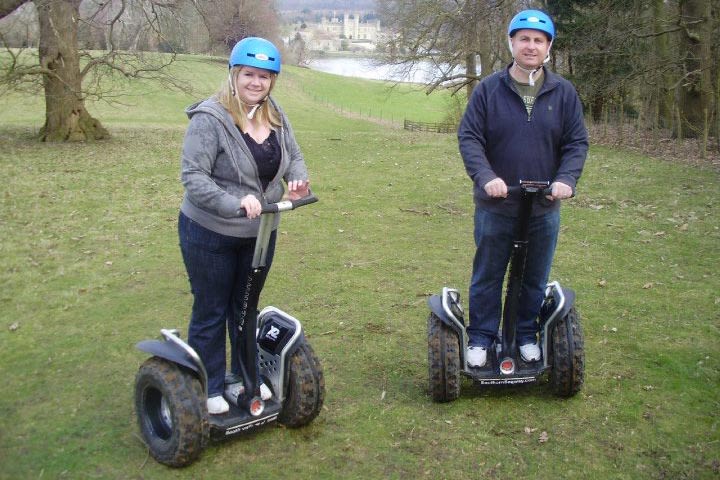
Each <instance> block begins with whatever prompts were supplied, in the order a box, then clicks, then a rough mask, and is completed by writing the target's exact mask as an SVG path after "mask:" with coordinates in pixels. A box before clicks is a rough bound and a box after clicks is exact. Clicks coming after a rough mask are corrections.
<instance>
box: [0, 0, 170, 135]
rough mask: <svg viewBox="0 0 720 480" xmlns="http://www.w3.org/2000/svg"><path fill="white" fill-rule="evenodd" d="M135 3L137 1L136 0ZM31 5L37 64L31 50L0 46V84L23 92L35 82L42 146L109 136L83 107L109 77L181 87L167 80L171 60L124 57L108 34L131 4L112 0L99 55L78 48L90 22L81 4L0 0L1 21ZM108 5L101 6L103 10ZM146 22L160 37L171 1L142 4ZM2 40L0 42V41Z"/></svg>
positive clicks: (149, 0) (101, 93) (100, 91)
mask: <svg viewBox="0 0 720 480" xmlns="http://www.w3.org/2000/svg"><path fill="white" fill-rule="evenodd" d="M137 1H140V0H137ZM31 3H32V4H34V5H35V7H36V9H37V21H38V25H39V47H38V50H37V58H36V63H34V64H33V62H32V61H31V59H32V58H33V57H34V56H35V53H34V50H28V49H13V48H10V47H9V45H7V43H6V42H4V41H3V42H2V43H3V45H4V46H5V53H6V54H7V55H8V57H9V59H10V61H9V62H7V63H3V66H2V67H0V74H1V75H2V76H1V77H0V82H1V83H2V87H3V88H5V89H9V88H22V87H26V86H27V85H28V78H30V79H39V80H40V81H41V83H42V88H43V90H44V92H45V124H44V126H43V128H42V130H41V138H42V140H44V141H84V140H99V139H102V138H106V137H108V132H107V130H106V129H105V128H104V127H103V126H102V124H101V123H100V122H99V121H98V120H97V119H95V118H93V117H92V116H91V115H90V114H89V113H88V111H87V110H86V108H85V100H86V99H88V98H106V95H107V91H104V90H103V83H102V82H101V80H102V79H103V78H104V77H105V76H108V75H118V74H119V75H123V76H125V77H128V78H149V77H152V78H162V79H163V80H164V81H166V82H168V83H169V84H171V85H174V86H176V87H182V85H181V84H179V83H177V82H175V81H174V80H173V79H172V78H171V77H169V76H168V75H166V73H165V71H164V68H165V67H166V66H167V65H168V64H170V63H172V62H173V61H174V56H172V55H171V56H166V57H160V56H153V57H152V59H150V58H144V57H143V56H140V55H132V54H128V53H127V52H123V51H121V50H120V49H119V46H118V45H117V44H116V40H115V37H114V36H113V34H112V31H113V29H114V28H116V27H117V26H118V25H120V19H122V18H123V13H124V12H125V9H126V8H128V6H129V5H130V4H131V0H116V1H114V2H112V0H110V3H113V5H114V6H115V7H116V10H115V14H114V15H113V16H112V17H111V18H108V26H109V29H110V35H109V37H108V40H107V45H106V51H105V52H104V53H101V54H98V53H91V52H89V51H84V50H81V49H80V48H79V46H78V25H79V24H80V23H81V22H88V21H92V17H90V19H88V18H83V17H81V15H80V4H81V0H34V1H32V2H31V1H30V0H25V1H21V0H0V19H3V18H5V17H6V16H7V15H9V14H11V13H13V12H14V11H15V10H16V9H18V8H19V7H21V6H23V5H25V4H31ZM107 3H108V2H100V3H99V5H101V6H102V7H105V6H106V4H107ZM145 3H146V5H147V9H146V10H145V12H146V16H145V21H146V22H147V24H148V25H150V28H151V29H153V30H154V32H155V34H156V35H157V36H161V35H162V32H161V31H160V21H159V19H160V17H161V15H162V14H163V13H164V12H170V13H171V12H172V10H173V9H174V8H175V6H176V5H175V2H174V1H173V0H145ZM0 40H2V39H0Z"/></svg>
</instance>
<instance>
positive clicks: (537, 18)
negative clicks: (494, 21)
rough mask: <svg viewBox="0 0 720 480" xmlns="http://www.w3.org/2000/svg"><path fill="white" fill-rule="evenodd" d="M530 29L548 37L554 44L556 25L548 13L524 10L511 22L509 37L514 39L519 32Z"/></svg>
mask: <svg viewBox="0 0 720 480" xmlns="http://www.w3.org/2000/svg"><path fill="white" fill-rule="evenodd" d="M525 28H529V29H531V30H539V31H541V32H543V33H544V34H545V35H547V36H548V37H549V39H550V41H551V42H552V41H553V39H554V38H555V25H553V22H552V19H551V18H550V17H549V16H548V14H547V13H545V12H541V11H540V10H523V11H522V12H520V13H518V14H517V15H515V17H513V19H512V20H510V25H508V36H510V37H512V36H513V35H515V32H517V31H518V30H523V29H525Z"/></svg>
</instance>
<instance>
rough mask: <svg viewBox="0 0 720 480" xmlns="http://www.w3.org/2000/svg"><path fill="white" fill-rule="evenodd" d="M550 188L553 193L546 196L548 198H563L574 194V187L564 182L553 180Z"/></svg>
mask: <svg viewBox="0 0 720 480" xmlns="http://www.w3.org/2000/svg"><path fill="white" fill-rule="evenodd" d="M550 189H551V194H550V195H548V196H547V197H546V198H547V199H548V200H562V199H564V198H570V197H572V196H573V189H572V187H571V186H570V185H566V184H564V183H562V182H553V184H552V185H550Z"/></svg>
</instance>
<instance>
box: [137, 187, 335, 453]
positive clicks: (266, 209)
mask: <svg viewBox="0 0 720 480" xmlns="http://www.w3.org/2000/svg"><path fill="white" fill-rule="evenodd" d="M316 201H317V198H316V197H315V196H313V195H309V196H307V197H304V198H301V199H299V200H293V201H283V202H279V203H273V204H268V205H264V206H263V209H262V215H261V219H260V230H259V232H258V237H257V241H256V244H255V252H254V256H253V263H252V271H251V273H250V275H249V276H248V279H247V282H248V286H249V288H248V295H247V296H246V298H245V299H244V301H243V306H242V311H241V312H240V315H241V320H240V322H239V326H240V327H239V328H240V335H241V337H242V339H241V342H242V344H241V348H240V349H239V350H240V353H239V355H241V358H240V364H241V365H242V373H241V375H230V374H229V375H227V376H226V378H225V393H224V397H225V399H226V400H227V401H228V403H229V404H230V411H229V412H227V413H225V414H221V415H208V412H207V373H206V370H205V366H204V365H203V363H202V361H201V360H200V357H199V356H198V354H197V353H196V352H195V351H194V350H193V349H192V348H191V347H190V346H189V345H188V344H187V343H186V342H184V341H183V340H181V339H180V335H179V333H178V331H177V330H165V329H163V330H161V331H160V333H161V335H162V337H163V339H162V340H145V341H142V342H140V343H138V344H137V348H138V349H140V350H142V351H143V352H146V353H149V354H151V355H152V357H151V358H149V359H148V360H146V361H145V362H144V363H143V364H142V365H141V366H140V369H139V371H138V373H137V375H136V378H135V411H136V414H137V420H138V424H139V426H140V432H141V433H142V437H143V440H144V441H145V443H146V445H147V446H148V449H149V451H150V454H151V455H152V456H153V457H154V458H155V459H156V460H157V461H158V462H160V463H163V464H165V465H169V466H173V467H181V466H185V465H188V464H190V463H191V462H193V461H194V460H195V459H197V458H198V456H199V455H200V453H201V452H202V450H203V448H204V447H205V446H206V445H207V443H208V441H209V440H210V439H213V440H221V439H225V438H229V437H231V436H234V435H238V434H241V433H245V432H248V431H250V430H253V429H255V428H258V427H261V426H263V425H267V424H269V423H272V422H275V421H278V422H280V423H282V424H283V425H286V426H288V427H300V426H303V425H306V424H308V423H310V422H311V421H312V420H313V419H314V418H315V417H316V416H317V415H318V413H319V412H320V409H321V408H322V404H323V399H324V396H325V383H324V379H323V371H322V367H321V365H320V361H319V360H318V358H317V357H316V356H315V353H314V352H313V349H312V348H311V347H310V344H309V343H308V342H307V340H306V339H305V337H304V335H303V329H302V325H301V324H300V321H299V320H298V319H296V318H295V317H293V316H292V315H290V314H288V313H286V312H283V311H282V310H280V309H278V308H275V307H271V306H269V307H266V308H264V309H263V310H262V311H261V312H259V313H258V311H257V306H258V301H259V296H260V290H259V288H257V285H258V278H259V277H260V275H261V274H262V273H263V272H264V271H265V268H266V254H267V248H268V244H269V240H270V234H271V231H272V226H273V222H274V219H275V216H276V215H278V214H279V213H280V212H285V211H288V210H294V209H296V208H299V207H301V206H303V205H308V204H310V203H314V202H316ZM256 362H259V369H258V368H256V365H257V363H256ZM258 370H259V375H260V377H261V378H258ZM262 382H264V383H265V384H266V385H267V386H269V387H270V389H271V390H272V393H273V396H272V398H271V399H270V400H268V401H267V402H266V401H263V400H262V398H261V396H260V384H261V383H262Z"/></svg>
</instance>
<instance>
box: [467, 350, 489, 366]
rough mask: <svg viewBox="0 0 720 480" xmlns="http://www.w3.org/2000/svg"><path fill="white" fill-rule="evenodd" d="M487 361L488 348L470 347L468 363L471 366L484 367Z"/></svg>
mask: <svg viewBox="0 0 720 480" xmlns="http://www.w3.org/2000/svg"><path fill="white" fill-rule="evenodd" d="M486 361H487V349H486V348H483V347H468V349H467V364H468V365H469V366H470V367H482V366H484V365H485V362H486Z"/></svg>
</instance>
